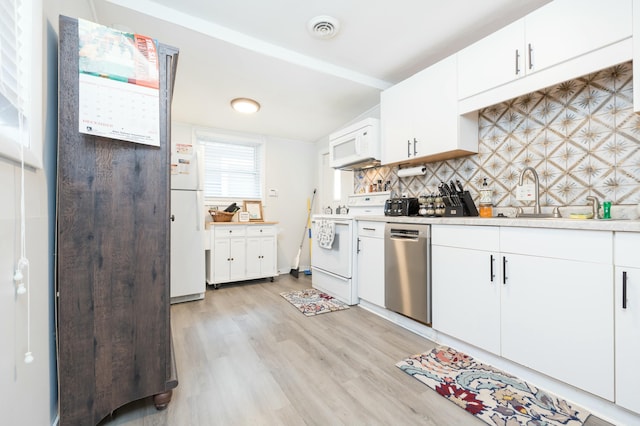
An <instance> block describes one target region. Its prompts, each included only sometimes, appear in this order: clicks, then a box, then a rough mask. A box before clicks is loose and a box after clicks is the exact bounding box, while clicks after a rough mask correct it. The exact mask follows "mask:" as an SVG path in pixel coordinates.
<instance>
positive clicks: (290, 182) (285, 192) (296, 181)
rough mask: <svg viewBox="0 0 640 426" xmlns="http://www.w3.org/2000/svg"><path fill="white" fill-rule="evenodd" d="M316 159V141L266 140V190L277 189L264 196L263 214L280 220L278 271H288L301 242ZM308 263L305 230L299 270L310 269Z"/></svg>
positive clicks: (312, 188) (314, 174) (307, 244)
mask: <svg viewBox="0 0 640 426" xmlns="http://www.w3.org/2000/svg"><path fill="white" fill-rule="evenodd" d="M315 158H316V147H315V144H312V143H305V142H298V141H290V140H284V139H275V138H268V139H267V163H266V169H267V176H266V179H267V185H266V188H267V193H268V192H269V189H276V190H277V191H278V197H267V198H266V199H265V208H264V215H265V218H266V219H267V220H274V221H278V222H279V224H278V270H279V271H280V272H281V273H289V271H290V270H291V267H292V266H293V261H294V260H295V256H296V254H297V252H298V249H299V248H300V242H301V241H303V233H304V230H305V223H306V221H307V216H308V210H307V199H309V200H311V198H312V197H313V190H314V188H315V186H314V180H315V176H316V161H315ZM317 201H318V200H317V198H316V200H315V202H317ZM314 204H315V203H314ZM314 210H315V206H314ZM309 264H310V262H309V239H308V233H306V234H305V236H304V241H303V246H302V251H301V256H300V272H302V271H304V270H305V269H309Z"/></svg>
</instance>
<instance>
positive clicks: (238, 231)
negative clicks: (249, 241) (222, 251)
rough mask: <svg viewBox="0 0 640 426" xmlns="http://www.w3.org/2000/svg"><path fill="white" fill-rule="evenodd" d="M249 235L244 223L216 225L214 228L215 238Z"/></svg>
mask: <svg viewBox="0 0 640 426" xmlns="http://www.w3.org/2000/svg"><path fill="white" fill-rule="evenodd" d="M245 235H247V227H246V226H242V225H240V226H239V225H227V226H225V225H216V226H215V227H214V228H213V237H214V238H231V237H244V236H245Z"/></svg>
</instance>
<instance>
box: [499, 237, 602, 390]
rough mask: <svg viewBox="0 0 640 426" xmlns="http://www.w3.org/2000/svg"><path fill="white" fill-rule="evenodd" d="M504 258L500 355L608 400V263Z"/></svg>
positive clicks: (517, 256)
mask: <svg viewBox="0 0 640 426" xmlns="http://www.w3.org/2000/svg"><path fill="white" fill-rule="evenodd" d="M596 247H597V246H596ZM503 256H506V268H505V272H504V273H505V284H504V285H503V286H502V304H501V307H502V318H501V332H502V356H504V357H505V358H508V359H511V360H513V361H515V362H517V363H519V364H523V365H525V366H527V367H530V368H533V369H534V370H537V371H540V372H542V373H544V374H547V375H549V376H551V377H555V378H557V379H558V380H562V381H564V382H566V383H569V384H572V385H574V386H577V387H578V388H580V389H583V390H586V391H587V392H591V393H593V394H595V395H598V396H600V397H602V398H605V399H608V400H611V401H613V387H614V383H613V375H614V371H613V362H614V359H613V349H614V340H613V286H612V280H611V277H612V274H613V266H612V265H610V264H597V263H587V262H579V261H571V260H560V259H553V258H543V257H535V256H526V255H518V254H508V255H504V254H503ZM596 360H597V361H596ZM594 363H596V364H595V365H594Z"/></svg>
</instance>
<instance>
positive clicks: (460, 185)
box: [456, 179, 464, 192]
mask: <svg viewBox="0 0 640 426" xmlns="http://www.w3.org/2000/svg"><path fill="white" fill-rule="evenodd" d="M456 186H457V187H458V190H459V191H460V192H464V187H463V186H462V183H461V182H460V181H459V180H458V179H456Z"/></svg>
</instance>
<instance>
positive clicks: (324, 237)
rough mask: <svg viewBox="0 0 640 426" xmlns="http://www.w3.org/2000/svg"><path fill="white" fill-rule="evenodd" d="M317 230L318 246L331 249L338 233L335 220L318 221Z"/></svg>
mask: <svg viewBox="0 0 640 426" xmlns="http://www.w3.org/2000/svg"><path fill="white" fill-rule="evenodd" d="M315 231H316V240H317V241H318V246H319V247H320V248H323V249H330V248H331V246H332V245H333V239H334V238H335V233H336V227H335V224H334V223H333V221H330V220H325V219H322V220H319V221H317V222H316V229H315Z"/></svg>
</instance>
